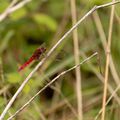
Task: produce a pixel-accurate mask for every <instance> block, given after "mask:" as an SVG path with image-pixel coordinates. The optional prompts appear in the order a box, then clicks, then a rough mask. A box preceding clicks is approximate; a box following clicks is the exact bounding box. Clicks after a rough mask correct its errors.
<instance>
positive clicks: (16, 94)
mask: <svg viewBox="0 0 120 120" xmlns="http://www.w3.org/2000/svg"><path fill="white" fill-rule="evenodd" d="M117 3H120V0H119V1H116V2H110V3H107V4H104V5H100V6H94V7H93V8H92V9H91V10H90V11H89V12H87V13H86V14H85V15H84V16H83V17H82V18H81V19H80V20H79V21H78V22H77V23H76V24H75V25H74V26H73V27H72V28H71V29H70V30H69V31H68V32H66V33H65V34H64V35H63V37H62V38H61V39H60V40H59V41H58V42H57V43H56V44H55V45H54V46H53V47H52V48H51V50H50V51H49V52H48V54H47V55H46V57H45V58H43V59H42V60H41V61H40V62H39V63H38V64H37V65H36V67H35V68H34V69H33V70H32V72H31V73H30V74H29V75H28V76H27V78H26V79H25V80H24V81H23V83H22V84H21V86H20V87H19V88H18V90H17V91H16V93H15V94H14V95H13V97H12V98H11V100H10V101H9V102H8V104H7V106H6V107H5V109H4V110H3V112H2V114H1V116H0V120H2V119H3V118H4V116H5V115H6V113H7V111H8V110H9V108H10V107H11V105H12V104H13V102H14V101H15V100H16V98H17V96H18V95H19V93H20V92H21V91H22V89H23V88H24V86H25V85H26V84H27V82H28V81H29V79H30V78H31V77H32V75H33V74H34V73H35V72H36V71H37V70H38V68H39V67H41V66H42V65H43V64H44V63H45V61H46V60H47V59H48V57H49V56H50V55H51V54H52V52H53V51H54V50H55V49H56V48H57V47H58V45H59V44H60V43H61V42H62V41H63V40H64V39H65V38H66V37H67V36H68V35H69V34H70V33H71V32H72V31H73V30H74V29H76V28H77V27H78V25H80V24H81V22H83V21H84V20H85V19H86V18H87V17H88V16H89V15H91V14H92V13H93V12H94V11H95V10H97V9H99V8H103V7H107V6H110V5H113V4H117ZM101 6H102V7H101Z"/></svg>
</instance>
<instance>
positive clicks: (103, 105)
mask: <svg viewBox="0 0 120 120" xmlns="http://www.w3.org/2000/svg"><path fill="white" fill-rule="evenodd" d="M113 2H114V0H113ZM114 10H115V6H112V9H111V16H110V25H109V33H108V43H107V46H106V47H107V50H106V52H107V54H106V55H107V56H106V67H105V82H104V92H103V103H102V109H103V111H102V116H101V120H105V109H106V106H105V104H106V98H107V86H108V75H109V63H110V47H111V40H112V39H111V38H112V28H113V19H114Z"/></svg>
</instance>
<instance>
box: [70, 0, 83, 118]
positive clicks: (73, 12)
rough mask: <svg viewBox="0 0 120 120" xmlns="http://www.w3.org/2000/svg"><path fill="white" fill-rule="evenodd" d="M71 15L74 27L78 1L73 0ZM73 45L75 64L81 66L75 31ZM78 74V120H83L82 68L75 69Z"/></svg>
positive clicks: (74, 32) (75, 31)
mask: <svg viewBox="0 0 120 120" xmlns="http://www.w3.org/2000/svg"><path fill="white" fill-rule="evenodd" d="M70 3H71V15H72V24H73V25H74V24H75V23H76V22H77V14H76V0H71V1H70ZM73 43H74V58H75V64H76V65H77V64H79V63H80V62H79V41H78V31H77V29H75V30H74V31H73ZM75 74H76V93H77V105H78V120H82V119H83V113H82V89H81V72H80V67H77V68H76V69H75Z"/></svg>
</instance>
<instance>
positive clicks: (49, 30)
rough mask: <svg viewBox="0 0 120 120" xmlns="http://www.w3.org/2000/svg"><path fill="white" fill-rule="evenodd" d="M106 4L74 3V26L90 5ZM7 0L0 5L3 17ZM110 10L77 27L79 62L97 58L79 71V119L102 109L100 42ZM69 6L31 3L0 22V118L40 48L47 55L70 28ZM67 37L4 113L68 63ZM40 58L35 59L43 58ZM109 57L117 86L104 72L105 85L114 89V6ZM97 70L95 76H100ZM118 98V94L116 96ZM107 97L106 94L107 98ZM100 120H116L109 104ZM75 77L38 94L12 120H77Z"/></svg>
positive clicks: (119, 61)
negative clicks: (44, 50) (96, 55)
mask: <svg viewBox="0 0 120 120" xmlns="http://www.w3.org/2000/svg"><path fill="white" fill-rule="evenodd" d="M107 2H111V1H110V0H105V1H103V0H99V1H98V0H76V7H77V11H76V12H77V18H78V20H79V19H80V18H81V17H82V16H84V15H85V14H86V13H87V12H88V11H89V10H90V9H91V8H92V7H93V6H94V5H101V4H104V3H107ZM10 3H11V0H1V1H0V13H3V12H4V10H5V9H6V8H7V6H8V5H9V4H10ZM110 11H111V7H107V8H102V9H99V10H97V11H96V12H95V13H94V14H92V15H90V16H89V17H88V18H87V19H86V20H84V21H83V22H82V24H80V26H79V27H78V38H79V48H80V49H79V51H80V61H82V60H83V59H85V58H86V57H88V56H90V55H91V54H92V53H94V52H96V51H97V52H98V57H94V58H92V59H91V60H89V62H87V63H85V64H83V65H82V66H81V78H82V83H81V86H82V99H83V119H84V120H93V119H94V118H95V116H96V115H97V113H98V111H99V110H100V108H101V106H102V95H103V86H104V85H103V76H104V72H105V55H106V54H105V51H104V46H105V42H104V41H105V40H107V38H108V30H109V20H110ZM71 19H72V17H71V6H70V0H32V1H31V2H29V3H28V4H26V5H25V6H24V7H22V8H20V9H18V10H16V11H15V12H13V13H11V14H10V15H8V16H7V17H6V18H5V19H4V20H3V21H2V22H0V113H1V112H2V111H3V109H4V108H5V105H6V104H7V103H8V101H9V100H10V99H11V97H12V96H13V95H14V93H15V92H16V90H17V89H18V88H19V86H20V85H21V83H22V81H23V80H24V79H25V78H26V77H27V75H28V74H29V73H30V71H32V70H33V68H34V67H35V65H36V64H37V63H38V62H39V60H38V61H36V62H34V63H33V64H32V65H31V66H29V67H27V68H25V69H24V70H23V71H21V72H18V68H19V67H20V66H21V65H22V64H23V63H24V62H25V61H27V60H28V59H29V58H30V56H31V55H32V53H33V52H34V51H35V49H37V48H38V47H40V46H44V47H45V48H46V49H47V50H46V52H45V54H46V53H47V52H48V51H49V50H50V48H51V47H52V46H53V45H54V44H55V43H56V42H57V41H58V40H59V39H60V38H61V37H62V36H63V35H64V34H65V32H67V31H68V30H69V29H70V28H71V27H72V20H71ZM73 49H74V48H73V37H72V34H71V35H70V36H68V37H67V38H66V39H65V40H64V41H63V42H62V43H61V44H60V45H59V47H58V48H57V49H56V50H55V51H54V53H53V54H52V55H51V56H50V58H49V59H48V60H47V61H46V63H45V64H44V65H43V66H42V67H41V68H40V69H39V70H38V71H37V72H36V73H35V74H34V76H33V77H32V78H31V80H30V81H29V83H28V84H27V85H26V86H25V88H24V89H23V91H22V92H21V93H20V95H19V96H18V97H17V99H16V101H15V102H14V104H13V105H12V107H11V108H10V110H9V112H8V114H7V115H6V116H5V119H7V118H8V117H9V116H10V115H11V114H13V113H14V112H15V111H16V110H18V109H19V108H20V107H21V106H22V105H23V104H25V103H26V102H27V101H28V100H29V99H30V98H31V97H32V96H33V95H34V94H35V93H36V92H37V91H38V90H40V89H41V88H42V87H43V86H44V85H46V84H47V83H48V82H49V81H50V80H52V79H53V78H54V77H55V76H57V75H58V74H60V73H61V72H62V71H64V70H66V69H68V68H71V67H72V66H74V65H75V63H74V52H73ZM45 54H44V55H42V56H41V59H42V58H43V57H44V56H45ZM111 56H112V58H113V64H114V67H115V69H116V72H117V74H118V81H117V82H116V81H115V79H114V75H115V74H114V73H113V72H112V70H110V72H109V73H110V74H109V84H110V86H111V87H112V89H115V88H116V86H117V85H118V84H119V82H120V80H119V75H120V72H119V71H120V5H119V4H118V5H116V7H115V16H114V23H113V32H112V46H111ZM100 69H101V70H100ZM117 93H118V95H119V91H118V92H117ZM109 95H110V92H108V95H107V96H108V97H109ZM106 111H107V112H106V119H105V120H119V116H120V114H119V113H120V111H119V106H118V103H117V102H116V99H115V98H113V99H112V100H111V101H110V102H109V104H108V106H107V107H106ZM76 112H77V99H76V77H75V71H74V70H73V71H71V72H69V73H67V74H66V75H64V76H63V77H60V78H59V79H58V80H57V81H56V82H55V83H54V84H53V85H52V86H50V87H48V88H47V89H46V90H44V91H43V92H42V93H41V94H40V95H39V96H38V97H37V98H36V99H35V100H34V101H33V102H32V103H31V104H30V105H29V106H28V107H27V108H25V109H24V110H23V111H21V112H20V114H19V115H17V116H16V118H15V120H77V117H76V114H75V113H76Z"/></svg>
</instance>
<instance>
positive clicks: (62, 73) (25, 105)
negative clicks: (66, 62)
mask: <svg viewBox="0 0 120 120" xmlns="http://www.w3.org/2000/svg"><path fill="white" fill-rule="evenodd" d="M96 55H97V52H96V53H94V54H92V55H91V56H90V57H88V58H86V59H85V60H83V61H82V62H81V63H80V64H78V65H75V66H74V67H72V68H70V69H68V70H65V71H63V72H61V73H60V74H59V75H58V76H56V77H55V78H54V79H53V80H51V81H50V82H49V83H47V84H46V85H45V86H44V87H43V88H42V89H41V90H40V91H38V92H37V93H36V94H35V95H34V96H33V97H32V98H31V99H30V100H28V102H27V103H25V104H24V105H23V106H22V107H21V108H20V109H19V110H18V111H17V112H16V113H15V114H14V115H12V116H11V117H9V118H8V119H7V120H11V119H12V118H14V117H15V116H16V115H17V114H18V113H19V112H21V111H22V110H23V109H24V108H25V107H27V106H28V105H29V104H30V103H31V102H32V101H33V100H34V99H35V98H36V97H37V96H38V95H39V94H40V93H41V92H42V91H44V90H45V89H46V88H47V87H48V86H50V85H51V84H52V83H54V82H55V81H56V80H57V79H58V78H60V77H61V76H63V75H65V74H66V73H68V72H70V71H71V70H74V69H75V68H76V67H79V66H80V65H82V64H83V63H85V62H87V61H88V60H90V59H91V58H92V57H94V56H96Z"/></svg>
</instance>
